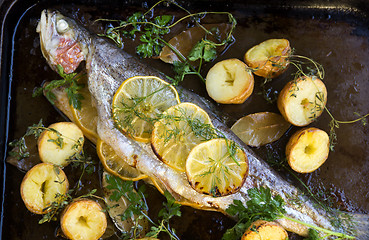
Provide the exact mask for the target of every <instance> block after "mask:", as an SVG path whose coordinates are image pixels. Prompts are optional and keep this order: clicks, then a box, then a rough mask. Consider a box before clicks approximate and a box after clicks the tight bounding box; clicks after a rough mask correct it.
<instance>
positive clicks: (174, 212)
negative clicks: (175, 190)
mask: <svg viewBox="0 0 369 240" xmlns="http://www.w3.org/2000/svg"><path fill="white" fill-rule="evenodd" d="M164 196H165V198H166V199H167V202H164V203H163V206H164V208H162V209H161V210H160V211H159V214H158V217H159V218H160V221H159V224H153V226H152V227H151V231H150V232H148V233H147V234H146V236H147V237H154V238H158V237H159V234H160V233H161V232H165V233H167V234H168V235H169V237H170V239H175V240H178V239H179V238H178V237H177V236H176V234H175V230H174V229H173V228H171V227H170V224H169V221H170V219H172V218H173V217H175V216H178V217H180V216H181V210H180V208H181V205H180V204H178V203H176V202H175V199H174V198H173V197H172V195H170V193H169V192H168V191H165V192H164Z"/></svg>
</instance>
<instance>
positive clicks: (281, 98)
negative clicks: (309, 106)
mask: <svg viewBox="0 0 369 240" xmlns="http://www.w3.org/2000/svg"><path fill="white" fill-rule="evenodd" d="M305 78H306V77H305V76H302V77H300V78H298V79H296V80H292V81H290V82H288V83H287V84H286V85H285V86H284V87H283V89H282V90H281V92H280V93H279V95H278V100H277V107H278V109H279V112H280V113H281V114H282V116H283V117H284V119H286V121H287V122H289V123H291V124H293V125H295V126H298V127H304V126H307V125H309V124H310V123H312V122H313V121H314V120H315V119H313V118H312V119H311V120H310V121H308V122H305V123H304V124H297V123H295V121H294V120H293V119H294V117H293V116H291V115H292V114H293V113H290V114H288V113H287V112H286V104H287V102H288V101H289V97H290V96H291V94H292V93H293V88H294V84H295V82H294V81H297V82H299V81H303V80H304V79H305ZM317 80H319V81H318V84H322V85H324V83H323V82H322V81H321V80H320V79H317ZM323 94H324V101H323V104H324V106H325V105H326V103H327V89H326V88H325V86H324V91H323ZM322 113H323V111H322V112H320V114H318V115H317V116H316V117H319V116H320V115H321V114H322Z"/></svg>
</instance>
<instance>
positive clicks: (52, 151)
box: [38, 122, 84, 167]
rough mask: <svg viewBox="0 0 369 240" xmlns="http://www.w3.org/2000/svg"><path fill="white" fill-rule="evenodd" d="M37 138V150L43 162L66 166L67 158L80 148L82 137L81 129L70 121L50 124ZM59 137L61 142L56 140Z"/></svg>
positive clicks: (82, 141)
mask: <svg viewBox="0 0 369 240" xmlns="http://www.w3.org/2000/svg"><path fill="white" fill-rule="evenodd" d="M48 129H54V130H56V131H57V132H58V133H59V134H61V135H60V136H58V134H57V133H56V132H54V131H51V130H45V131H44V132H43V133H42V134H41V136H40V137H39V139H38V152H39V155H40V159H41V161H43V162H48V163H52V164H55V165H58V166H61V167H65V166H67V165H68V164H69V163H70V162H69V161H68V159H69V158H70V157H71V156H73V155H74V154H75V153H78V152H80V151H81V150H82V147H83V143H84V137H83V133H82V131H81V129H79V127H78V126H77V125H76V124H74V123H72V122H58V123H54V124H51V125H50V126H49V127H48ZM60 139H61V142H58V141H59V140H60Z"/></svg>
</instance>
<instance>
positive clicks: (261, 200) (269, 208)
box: [222, 187, 355, 240]
mask: <svg viewBox="0 0 369 240" xmlns="http://www.w3.org/2000/svg"><path fill="white" fill-rule="evenodd" d="M247 193H248V195H249V197H250V200H248V201H247V202H246V206H244V205H243V204H242V202H241V201H240V200H234V202H233V204H231V205H230V206H229V207H228V208H227V209H226V212H227V213H228V214H229V215H231V216H234V217H237V218H238V219H239V220H238V222H237V223H236V225H235V226H234V227H232V228H231V229H228V230H227V231H226V233H225V234H224V235H223V238H222V240H232V239H240V238H241V236H242V234H243V233H244V232H245V231H246V229H247V228H249V227H250V226H251V223H252V222H254V221H256V220H259V219H262V220H265V221H275V220H277V219H282V218H284V219H288V220H291V221H293V222H296V223H299V224H302V225H305V226H307V227H309V228H310V229H311V230H309V238H308V239H311V240H315V239H322V238H321V237H320V236H319V233H318V232H322V233H323V234H324V237H323V239H325V238H328V237H330V236H335V237H337V239H355V237H353V236H349V235H347V234H344V233H339V232H334V231H331V230H328V229H324V228H321V227H318V226H315V225H313V224H309V223H305V222H302V221H300V220H298V219H294V218H291V217H289V216H287V215H286V210H285V209H284V206H285V202H284V200H283V199H282V197H281V196H280V195H275V196H273V195H272V193H271V191H270V189H269V188H268V187H260V188H252V189H249V190H248V191H247ZM317 236H318V237H319V238H317Z"/></svg>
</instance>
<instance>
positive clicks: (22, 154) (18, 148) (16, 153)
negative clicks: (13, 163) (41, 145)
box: [9, 119, 45, 160]
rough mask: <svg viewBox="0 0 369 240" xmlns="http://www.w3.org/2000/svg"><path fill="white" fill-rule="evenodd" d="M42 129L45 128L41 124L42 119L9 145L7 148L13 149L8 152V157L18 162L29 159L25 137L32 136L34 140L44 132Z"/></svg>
mask: <svg viewBox="0 0 369 240" xmlns="http://www.w3.org/2000/svg"><path fill="white" fill-rule="evenodd" d="M44 128H45V126H44V124H43V123H42V119H40V121H39V122H38V123H37V124H33V125H32V126H29V127H28V128H27V131H26V133H25V134H24V135H23V136H22V137H21V138H19V139H18V140H14V141H12V142H10V143H9V146H11V147H13V149H12V151H10V152H9V155H10V156H12V157H16V158H17V159H18V160H21V159H23V158H27V157H29V156H30V153H29V152H28V147H27V145H26V139H25V137H27V136H32V135H33V136H34V137H35V139H37V138H38V137H39V136H40V135H41V133H42V132H43V131H44Z"/></svg>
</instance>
